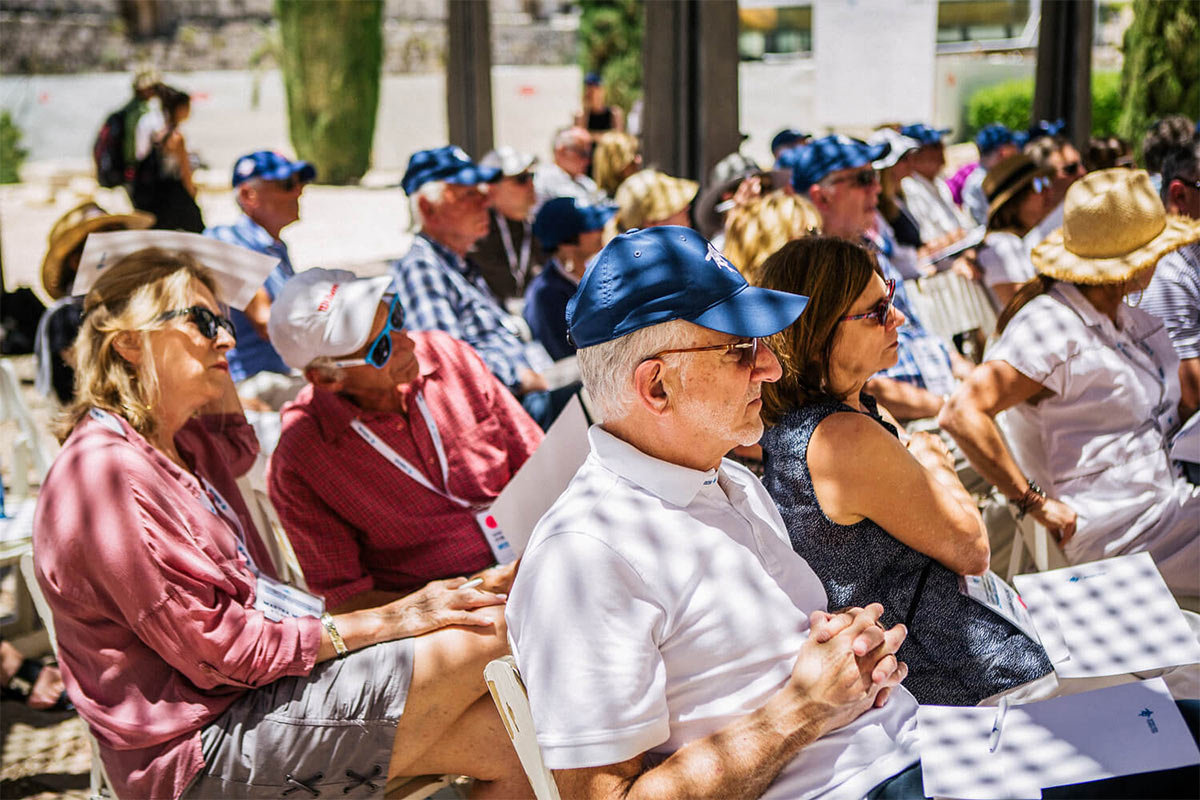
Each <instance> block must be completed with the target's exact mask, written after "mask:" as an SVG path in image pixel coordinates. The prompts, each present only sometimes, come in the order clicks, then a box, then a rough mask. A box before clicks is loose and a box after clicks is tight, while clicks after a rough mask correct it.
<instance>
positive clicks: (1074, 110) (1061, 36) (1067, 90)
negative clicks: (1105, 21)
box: [1031, 0, 1096, 153]
mask: <svg viewBox="0 0 1200 800" xmlns="http://www.w3.org/2000/svg"><path fill="white" fill-rule="evenodd" d="M1095 14H1096V4H1095V0H1042V19H1041V23H1040V24H1039V27H1038V49H1037V70H1036V72H1035V76H1036V77H1035V81H1036V82H1035V85H1034V91H1033V119H1032V120H1031V122H1037V121H1038V120H1043V119H1045V120H1050V121H1054V120H1056V119H1060V118H1061V119H1063V120H1065V121H1066V123H1067V128H1066V131H1065V134H1066V136H1067V138H1069V139H1070V140H1071V141H1072V142H1074V144H1075V147H1077V148H1078V149H1079V151H1080V152H1081V153H1083V152H1087V143H1088V138H1089V137H1090V135H1091V130H1092V31H1093V27H1094V20H1095Z"/></svg>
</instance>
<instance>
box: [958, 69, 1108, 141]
mask: <svg viewBox="0 0 1200 800" xmlns="http://www.w3.org/2000/svg"><path fill="white" fill-rule="evenodd" d="M1120 88H1121V87H1120V74H1119V73H1117V72H1093V73H1092V131H1091V135H1092V136H1115V135H1116V133H1117V117H1118V114H1119V112H1120V110H1121V96H1120ZM1032 109H1033V78H1018V79H1017V80H1011V81H1005V82H1004V83H996V84H992V85H991V86H985V87H983V88H982V89H979V90H978V91H976V92H975V93H974V94H972V95H971V96H970V98H968V99H967V129H966V131H965V135H967V136H974V135H975V133H976V131H978V130H979V129H980V128H982V127H983V126H984V125H988V124H990V123H992V122H999V123H1001V124H1003V125H1007V126H1008V127H1009V128H1012V129H1013V130H1018V131H1021V130H1025V129H1026V128H1028V127H1029V124H1030V122H1031V120H1030V113H1031V110H1032Z"/></svg>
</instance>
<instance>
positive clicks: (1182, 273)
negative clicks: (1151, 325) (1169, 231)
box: [1141, 242, 1200, 360]
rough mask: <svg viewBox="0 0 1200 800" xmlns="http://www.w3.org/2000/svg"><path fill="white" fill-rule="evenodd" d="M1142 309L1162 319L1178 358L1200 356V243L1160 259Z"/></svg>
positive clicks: (1182, 248)
mask: <svg viewBox="0 0 1200 800" xmlns="http://www.w3.org/2000/svg"><path fill="white" fill-rule="evenodd" d="M1141 309H1142V310H1143V311H1145V312H1147V313H1150V314H1153V315H1154V316H1156V317H1158V318H1159V319H1161V320H1162V321H1163V325H1164V326H1165V327H1166V329H1167V335H1168V336H1170V337H1171V344H1173V345H1175V352H1176V353H1178V354H1179V358H1180V359H1181V360H1182V359H1185V358H1200V242H1193V243H1192V244H1189V245H1187V246H1186V247H1181V248H1180V249H1178V250H1175V251H1173V252H1170V253H1167V254H1166V255H1165V256H1163V257H1162V258H1161V259H1159V261H1158V268H1157V269H1156V270H1155V271H1154V280H1153V281H1151V282H1150V286H1149V287H1148V288H1147V289H1146V294H1145V296H1144V297H1143V298H1142V303H1141Z"/></svg>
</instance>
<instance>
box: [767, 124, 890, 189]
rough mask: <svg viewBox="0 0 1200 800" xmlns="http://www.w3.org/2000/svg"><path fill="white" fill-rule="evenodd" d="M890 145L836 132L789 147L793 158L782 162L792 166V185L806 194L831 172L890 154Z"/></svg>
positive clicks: (867, 163) (868, 162)
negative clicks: (801, 145) (865, 140)
mask: <svg viewBox="0 0 1200 800" xmlns="http://www.w3.org/2000/svg"><path fill="white" fill-rule="evenodd" d="M888 147H889V146H888V145H887V144H867V143H866V142H864V141H862V140H860V139H851V138H850V137H849V136H842V135H841V134H834V135H833V136H823V137H821V138H820V139H817V140H815V141H812V142H809V143H808V144H807V145H805V146H803V147H797V148H795V149H793V150H789V151H788V154H790V155H789V158H788V159H787V160H786V161H785V162H782V163H781V165H782V166H785V167H790V168H791V170H792V188H793V189H795V190H796V191H797V192H802V193H803V192H807V191H808V187H810V186H812V185H813V184H814V183H817V182H818V181H820V180H821V179H822V178H824V177H825V176H826V175H828V174H829V173H831V172H837V171H838V170H839V169H854V168H856V167H865V166H867V165H869V164H870V163H871V162H872V161H876V160H878V159H879V158H881V157H882V156H883V155H884V154H886V153H887V152H888Z"/></svg>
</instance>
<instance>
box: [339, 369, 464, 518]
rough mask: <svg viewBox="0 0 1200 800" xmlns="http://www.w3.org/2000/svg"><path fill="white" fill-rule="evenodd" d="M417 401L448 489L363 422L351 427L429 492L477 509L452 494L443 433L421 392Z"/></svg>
mask: <svg viewBox="0 0 1200 800" xmlns="http://www.w3.org/2000/svg"><path fill="white" fill-rule="evenodd" d="M416 401H417V407H418V408H419V409H420V410H421V417H422V419H424V420H425V428H426V430H428V431H429V438H430V439H432V440H433V449H434V452H436V453H437V457H438V464H439V465H440V466H441V469H442V485H443V486H445V487H447V488H446V489H439V488H438V487H436V486H434V485H433V484H432V483H431V482H430V480H429V479H428V478H426V477H425V475H424V474H423V473H422V472H421V471H420V470H419V469H417V468H416V467H415V466H413V465H412V464H411V463H410V462H409V461H408V460H407V459H405V458H404V457H403V456H401V455H400V454H399V453H397V452H396V451H395V450H393V449H392V448H391V447H388V445H387V444H386V443H385V442H384V441H383V440H381V439H380V438H379V437H378V436H376V435H375V434H374V433H372V432H371V429H370V428H368V427H367V426H366V425H364V424H363V423H362V420H358V419H356V420H353V421H351V423H350V427H351V428H353V429H354V432H355V433H357V434H358V435H359V436H361V437H362V438H363V441H365V442H366V443H367V444H369V445H371V447H373V448H375V450H376V452H378V453H379V454H380V455H381V456H383V457H384V458H386V459H387V460H388V461H389V462H391V465H392V466H393V467H395V468H396V469H398V470H400V471H401V472H403V473H404V474H405V475H407V476H408V477H410V478H412V479H413V480H414V481H416V482H417V483H419V484H421V485H422V486H424V487H425V488H426V489H428V490H429V491H431V492H433V493H434V494H438V495H441V496H442V497H444V498H446V499H447V500H449V501H450V502H452V503H456V504H458V505H460V506H462V507H463V508H473V507H475V504H474V503H471V502H469V501H467V500H464V499H462V498H461V497H459V496H457V495H455V494H452V493H451V492H450V490H449V486H450V480H449V477H448V475H449V470H448V469H447V468H446V451H445V448H443V447H442V436H441V433H440V432H439V431H438V427H437V423H436V422H434V420H433V415H432V414H430V413H429V407H428V406H427V405H425V398H424V397H423V396H422V395H421V393H420V392H417V393H416Z"/></svg>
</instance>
